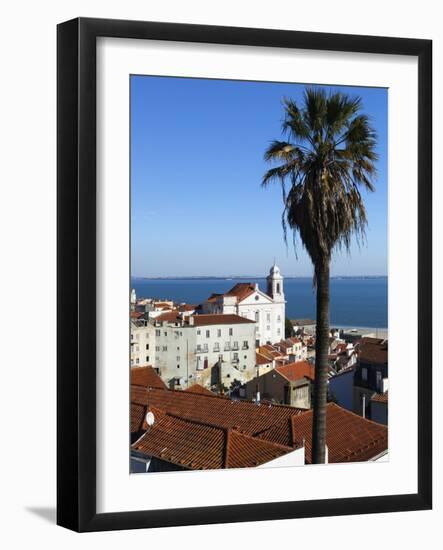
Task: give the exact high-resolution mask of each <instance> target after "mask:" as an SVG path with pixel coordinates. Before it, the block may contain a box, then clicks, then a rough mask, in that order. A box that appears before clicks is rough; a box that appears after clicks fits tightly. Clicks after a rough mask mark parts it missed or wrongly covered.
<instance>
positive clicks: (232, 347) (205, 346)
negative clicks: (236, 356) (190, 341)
mask: <svg viewBox="0 0 443 550" xmlns="http://www.w3.org/2000/svg"><path fill="white" fill-rule="evenodd" d="M223 349H224V351H237V350H239V349H240V347H239V345H238V342H233V343H232V345H231V342H225V345H224V348H223ZM241 349H242V350H247V349H249V343H248V341H247V340H243V344H242V348H241ZM195 351H196V353H205V352H208V351H209V346H208V344H197V349H196V350H195ZM212 351H214V352H215V353H217V352H219V351H221V346H220V343H219V342H215V344H214V347H213V350H212Z"/></svg>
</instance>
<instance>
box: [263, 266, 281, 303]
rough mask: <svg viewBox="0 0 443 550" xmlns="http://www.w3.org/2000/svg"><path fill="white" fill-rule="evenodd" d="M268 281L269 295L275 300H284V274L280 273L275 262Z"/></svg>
mask: <svg viewBox="0 0 443 550" xmlns="http://www.w3.org/2000/svg"><path fill="white" fill-rule="evenodd" d="M266 282H267V294H268V296H270V297H271V298H272V299H273V300H274V302H284V301H285V294H284V292H283V275H282V274H281V273H280V269H279V268H278V266H276V265H275V262H274V265H273V266H272V267H271V269H270V271H269V275H268V276H267V278H266Z"/></svg>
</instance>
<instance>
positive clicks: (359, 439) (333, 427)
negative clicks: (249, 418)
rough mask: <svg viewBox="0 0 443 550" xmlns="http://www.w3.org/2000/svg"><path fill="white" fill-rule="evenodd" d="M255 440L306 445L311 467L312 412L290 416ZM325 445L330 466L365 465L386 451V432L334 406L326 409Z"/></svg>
mask: <svg viewBox="0 0 443 550" xmlns="http://www.w3.org/2000/svg"><path fill="white" fill-rule="evenodd" d="M257 436H258V437H260V438H263V439H267V440H268V441H272V442H274V443H280V444H282V445H294V443H300V442H302V441H303V440H304V441H305V447H306V450H305V460H306V462H307V463H308V464H309V463H311V452H312V411H308V412H306V413H304V414H301V415H298V416H293V417H291V418H290V419H287V420H284V421H283V422H282V423H281V424H280V425H277V426H272V427H271V428H270V429H268V430H265V431H263V432H261V433H260V434H257ZM326 444H327V446H328V453H329V462H330V463H336V462H364V461H367V460H370V459H371V458H374V457H375V456H377V455H379V454H380V453H382V452H383V451H385V450H387V448H388V430H387V427H386V426H384V425H382V424H377V423H376V422H372V421H371V420H367V419H365V418H362V417H361V416H358V415H357V414H354V413H352V412H350V411H348V410H346V409H343V408H342V407H339V406H338V405H336V404H335V403H328V405H327V408H326Z"/></svg>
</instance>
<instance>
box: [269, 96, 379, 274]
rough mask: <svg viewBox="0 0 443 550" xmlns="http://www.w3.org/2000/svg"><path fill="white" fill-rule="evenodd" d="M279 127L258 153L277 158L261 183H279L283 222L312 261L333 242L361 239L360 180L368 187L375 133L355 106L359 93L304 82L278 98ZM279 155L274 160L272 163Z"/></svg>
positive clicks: (324, 255) (338, 245) (343, 244)
mask: <svg viewBox="0 0 443 550" xmlns="http://www.w3.org/2000/svg"><path fill="white" fill-rule="evenodd" d="M283 107H284V119H283V124H282V132H283V134H284V135H285V137H287V138H288V139H287V140H286V141H280V140H275V141H272V142H271V143H270V145H269V147H268V148H267V149H266V151H265V154H264V158H265V160H266V161H267V162H269V163H273V164H276V165H275V166H273V167H272V168H270V169H269V170H268V171H267V172H266V173H265V174H264V176H263V180H262V184H263V185H264V186H266V185H268V184H270V183H279V184H280V185H281V187H282V196H283V212H282V225H283V232H284V236H285V240H286V236H287V231H288V228H289V229H290V230H292V232H293V235H299V237H300V239H301V242H302V244H303V246H304V247H305V248H306V250H307V252H308V254H309V255H310V257H311V259H312V261H313V263H314V265H316V263H318V262H321V261H325V260H329V259H330V258H331V255H332V253H333V251H334V250H336V249H344V250H347V251H349V249H350V246H351V242H352V238H353V237H354V238H356V240H357V242H359V243H361V242H363V240H364V237H365V228H366V225H367V215H366V209H365V205H364V202H363V198H362V196H361V193H360V188H364V189H366V190H368V191H373V190H374V179H375V177H376V168H375V161H376V160H377V154H376V152H375V148H376V140H377V136H376V133H375V131H374V129H373V128H372V127H371V125H370V122H369V118H368V117H367V116H366V115H365V114H363V113H361V107H362V105H361V100H360V98H358V97H351V96H348V95H347V94H343V93H339V92H337V93H332V94H329V95H328V94H327V93H326V92H325V91H324V90H323V89H321V88H307V89H306V90H305V93H304V96H303V101H302V103H301V105H298V104H297V103H296V102H295V101H294V100H292V99H288V98H285V99H284V100H283ZM277 163H278V164H277Z"/></svg>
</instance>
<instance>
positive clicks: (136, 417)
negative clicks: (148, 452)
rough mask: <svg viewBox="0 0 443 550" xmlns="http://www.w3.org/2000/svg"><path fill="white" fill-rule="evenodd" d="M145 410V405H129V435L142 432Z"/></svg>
mask: <svg viewBox="0 0 443 550" xmlns="http://www.w3.org/2000/svg"><path fill="white" fill-rule="evenodd" d="M147 409H148V407H147V406H146V405H139V404H137V403H131V433H134V432H139V431H140V430H142V428H143V422H144V420H145V416H146V412H147Z"/></svg>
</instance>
